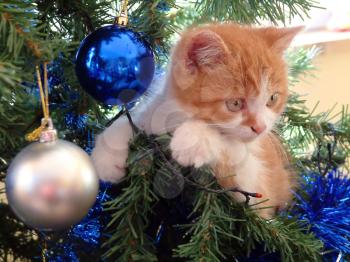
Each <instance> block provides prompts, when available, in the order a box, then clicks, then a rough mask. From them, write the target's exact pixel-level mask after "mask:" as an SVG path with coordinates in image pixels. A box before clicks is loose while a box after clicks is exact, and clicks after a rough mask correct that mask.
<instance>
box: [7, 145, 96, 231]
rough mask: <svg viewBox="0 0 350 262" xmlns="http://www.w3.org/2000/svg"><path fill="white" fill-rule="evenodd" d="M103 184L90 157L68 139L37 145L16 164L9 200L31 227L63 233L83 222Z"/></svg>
mask: <svg viewBox="0 0 350 262" xmlns="http://www.w3.org/2000/svg"><path fill="white" fill-rule="evenodd" d="M98 187H99V181H98V178H97V176H96V172H95V169H94V167H93V164H92V162H91V160H90V157H89V156H88V155H87V154H86V153H85V152H84V151H83V150H82V149H81V148H79V147H78V146H76V145H75V144H73V143H70V142H67V141H64V140H54V141H51V142H36V143H32V144H30V145H29V146H27V147H26V148H24V149H23V150H22V151H21V152H20V153H19V154H18V155H17V156H16V157H15V159H14V160H13V161H12V163H11V165H10V167H9V169H8V172H7V177H6V194H7V199H8V202H9V204H10V206H11V207H12V209H13V210H14V212H15V213H16V215H17V216H18V217H19V218H20V219H22V220H23V222H24V223H26V224H27V225H29V226H31V227H34V228H36V229H39V230H43V231H47V230H60V229H65V228H69V227H70V226H71V225H73V224H75V223H77V222H79V221H80V220H81V219H82V218H83V217H84V216H85V215H86V214H87V213H88V211H89V209H90V207H91V206H92V205H93V204H94V202H95V200H96V196H97V193H98Z"/></svg>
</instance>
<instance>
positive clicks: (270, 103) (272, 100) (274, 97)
mask: <svg viewBox="0 0 350 262" xmlns="http://www.w3.org/2000/svg"><path fill="white" fill-rule="evenodd" d="M278 97H279V94H278V93H277V92H276V93H274V94H272V95H271V96H270V98H269V101H267V103H266V105H267V106H268V107H271V106H273V105H274V104H276V102H277V100H278Z"/></svg>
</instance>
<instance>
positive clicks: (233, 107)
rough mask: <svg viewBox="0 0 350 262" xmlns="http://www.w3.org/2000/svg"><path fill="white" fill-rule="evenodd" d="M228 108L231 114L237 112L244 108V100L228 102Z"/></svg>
mask: <svg viewBox="0 0 350 262" xmlns="http://www.w3.org/2000/svg"><path fill="white" fill-rule="evenodd" d="M225 103H226V107H227V109H228V110H230V111H231V112H237V111H239V110H241V109H242V108H243V99H230V100H226V102H225Z"/></svg>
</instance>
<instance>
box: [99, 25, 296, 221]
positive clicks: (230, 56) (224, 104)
mask: <svg viewBox="0 0 350 262" xmlns="http://www.w3.org/2000/svg"><path fill="white" fill-rule="evenodd" d="M300 30H301V28H299V27H298V28H289V29H288V28H283V29H278V28H272V27H267V28H252V27H248V26H239V25H236V24H233V23H225V24H209V25H204V26H199V27H195V28H191V29H189V30H187V31H185V32H184V33H183V34H182V36H181V39H180V40H179V42H178V43H177V45H176V46H175V48H174V50H173V54H172V58H171V61H170V67H169V70H168V73H167V75H166V77H164V78H163V79H160V80H158V81H154V83H153V84H152V86H151V88H150V90H151V91H152V92H151V94H148V96H146V97H145V98H144V100H142V102H141V103H140V105H139V106H137V107H136V108H135V110H134V112H133V114H132V115H133V120H134V122H135V124H136V125H137V126H138V127H139V128H141V129H143V130H144V131H145V132H146V133H148V134H162V133H165V132H171V133H173V137H172V139H171V143H170V148H171V150H172V155H173V158H174V159H175V160H177V161H178V162H179V163H180V164H181V165H183V166H194V167H201V166H203V165H210V166H211V167H212V169H213V170H214V174H215V176H216V178H217V180H218V183H219V184H220V185H221V186H222V187H223V188H233V187H238V188H240V189H241V190H245V191H248V192H258V193H261V194H262V195H263V199H268V200H269V201H267V202H266V203H264V204H263V205H264V206H272V207H275V208H269V209H261V210H260V211H259V214H260V215H261V216H262V217H266V218H268V217H271V216H272V215H273V213H274V210H275V209H277V208H281V207H283V206H284V205H285V204H286V203H287V202H288V200H289V199H290V197H291V193H290V191H291V188H292V187H293V178H292V175H291V173H290V172H289V171H288V170H286V169H285V166H286V164H287V163H288V161H287V159H286V157H285V156H286V154H285V151H284V149H283V148H282V146H281V143H280V142H279V140H278V138H277V137H276V136H275V135H274V134H273V133H272V132H271V130H272V128H273V126H274V123H275V122H276V121H277V120H278V118H279V116H280V115H281V113H282V112H283V109H284V106H285V104H286V101H287V96H288V89H287V68H286V65H285V62H284V60H283V52H284V50H285V49H286V48H287V47H288V46H289V44H290V42H291V41H292V39H293V38H294V36H295V35H296V34H297V33H298V32H299V31H300ZM131 138H132V130H131V127H130V125H129V123H128V120H127V119H126V118H125V117H122V118H120V119H118V120H117V121H115V122H114V123H113V124H112V125H111V126H110V127H109V128H107V129H106V130H105V131H104V132H103V133H102V134H101V135H100V136H99V137H98V139H97V142H96V147H95V149H94V151H93V152H92V159H93V161H94V164H95V166H96V168H97V171H98V174H99V176H100V178H101V179H102V180H108V181H113V182H117V181H118V180H119V179H121V178H122V177H123V176H124V175H125V167H126V166H125V165H126V159H127V156H128V141H129V140H130V139H131ZM233 195H234V197H235V198H236V199H238V200H243V199H242V196H241V195H240V194H233ZM259 200H261V199H259ZM254 201H257V200H255V199H252V202H251V203H254Z"/></svg>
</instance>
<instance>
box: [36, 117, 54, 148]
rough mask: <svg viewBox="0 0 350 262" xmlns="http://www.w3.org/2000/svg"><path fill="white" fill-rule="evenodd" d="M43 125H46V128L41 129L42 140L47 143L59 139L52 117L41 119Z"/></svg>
mask: <svg viewBox="0 0 350 262" xmlns="http://www.w3.org/2000/svg"><path fill="white" fill-rule="evenodd" d="M41 126H45V129H44V130H42V131H41V134H40V142H41V143H47V142H53V141H56V140H57V130H56V129H55V128H54V126H53V123H52V119H51V118H48V119H46V118H43V119H41Z"/></svg>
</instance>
